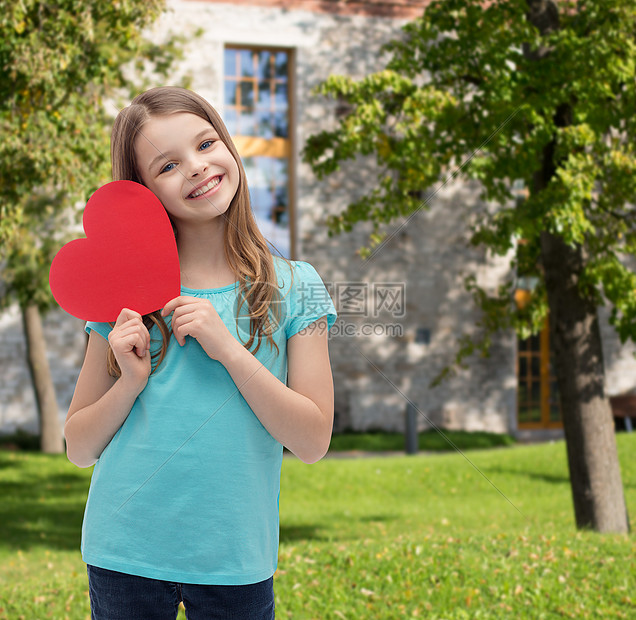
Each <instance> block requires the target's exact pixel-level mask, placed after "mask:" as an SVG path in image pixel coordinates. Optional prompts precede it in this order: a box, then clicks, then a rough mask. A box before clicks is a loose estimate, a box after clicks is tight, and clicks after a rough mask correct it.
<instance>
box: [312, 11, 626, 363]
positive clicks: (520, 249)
mask: <svg viewBox="0 0 636 620" xmlns="http://www.w3.org/2000/svg"><path fill="white" fill-rule="evenodd" d="M538 5H545V6H543V7H542V10H551V11H558V25H559V27H558V29H555V28H548V29H547V31H545V32H540V30H539V29H538V28H537V27H536V24H533V23H531V21H532V20H529V19H528V12H529V11H532V10H535V9H536V7H537V6H538ZM535 22H536V20H535ZM385 51H387V52H389V53H390V60H389V62H388V63H387V64H386V66H385V68H384V69H383V70H382V71H379V72H377V73H374V74H372V75H369V76H367V77H365V78H364V79H361V80H357V81H356V80H353V79H350V78H348V77H343V76H331V77H330V78H329V79H327V80H326V81H325V82H324V83H323V84H321V85H320V86H319V88H318V89H317V92H318V93H319V94H322V95H325V96H328V97H333V98H335V99H338V100H339V101H340V102H341V103H342V102H346V103H348V104H349V105H350V106H351V107H350V111H349V113H348V114H347V115H346V116H345V117H344V118H343V119H342V120H341V121H340V122H339V123H338V125H337V127H336V128H335V129H333V130H331V131H323V132H321V133H319V134H317V135H315V136H312V137H311V138H310V139H309V140H308V142H307V146H306V148H305V151H304V158H305V161H307V162H309V163H310V164H311V165H312V167H313V169H314V171H315V172H316V173H317V175H318V176H319V177H321V178H322V177H324V176H326V175H328V174H330V173H332V172H334V171H335V170H337V169H339V168H340V166H341V164H342V162H344V161H345V160H348V159H352V158H353V157H355V156H357V155H370V156H373V157H374V158H375V160H376V162H377V165H378V166H379V168H380V170H381V171H382V172H381V174H380V175H379V181H378V183H377V186H376V187H374V188H373V189H372V190H371V191H370V192H369V193H367V194H366V195H365V196H363V197H362V198H361V199H359V200H357V201H355V202H353V203H351V204H349V205H348V206H347V207H346V209H344V210H343V211H342V212H341V213H338V214H335V215H332V216H330V217H329V219H328V226H329V231H330V234H338V233H341V232H343V231H350V230H352V228H353V227H354V226H355V225H356V224H357V223H358V222H360V221H370V222H372V223H373V225H374V231H373V233H372V235H371V237H370V238H369V243H368V245H367V246H366V247H364V248H362V249H361V253H362V255H363V256H364V257H369V256H373V254H372V253H373V252H380V251H381V246H382V243H383V242H386V225H387V224H388V223H389V222H392V221H394V220H395V219H397V218H399V217H401V216H412V215H413V214H415V213H417V212H418V211H419V210H420V209H422V208H425V207H426V204H422V192H423V190H424V189H425V188H429V187H431V186H433V185H434V184H436V183H438V182H439V181H441V180H443V179H444V176H445V174H446V173H447V171H448V170H453V173H452V176H453V177H454V176H457V177H459V178H464V179H467V178H472V179H478V180H479V181H480V185H481V188H482V191H481V194H480V196H479V198H480V199H481V200H484V201H490V202H492V203H495V204H498V205H499V207H498V208H497V209H496V210H495V211H494V212H488V213H486V212H484V213H482V214H481V216H480V218H479V220H478V221H477V222H476V224H475V225H474V228H473V230H472V243H474V244H475V245H482V246H485V247H487V248H488V249H489V250H490V251H491V252H492V253H494V254H497V255H502V256H505V255H511V256H512V257H513V258H512V264H511V267H512V269H511V274H514V273H515V272H516V271H517V270H518V271H519V272H526V273H527V272H536V274H535V275H537V276H538V278H539V284H538V286H537V287H536V288H535V289H534V290H533V291H532V295H531V297H530V302H529V303H528V304H527V305H525V306H524V307H523V308H519V307H516V306H515V305H514V304H512V303H511V301H512V297H513V293H514V287H515V282H514V280H513V279H512V278H513V276H512V275H511V279H510V281H509V282H507V283H505V284H504V285H502V287H501V288H500V290H499V291H497V292H496V293H495V295H494V296H493V295H492V294H490V293H487V292H486V291H484V290H482V289H480V288H479V287H478V286H477V285H476V283H475V281H474V280H469V281H468V287H469V290H471V291H472V292H473V294H474V296H475V299H476V301H477V302H478V304H479V305H480V306H481V308H482V309H483V310H484V318H483V320H482V325H481V326H482V327H483V330H482V332H483V334H484V339H483V341H482V342H481V343H479V344H476V343H475V342H473V341H472V340H469V339H465V340H463V341H462V343H461V351H460V358H462V357H464V356H466V355H469V354H471V353H473V352H474V351H475V350H476V349H480V350H481V351H482V352H485V351H487V349H488V345H489V342H490V336H491V335H492V333H493V332H494V331H496V329H498V328H501V327H514V328H515V329H516V330H517V331H518V332H519V333H520V334H521V335H522V336H524V337H526V336H528V335H529V334H530V333H531V332H536V331H537V330H538V329H539V328H540V326H542V325H543V323H544V320H545V317H546V314H547V310H548V306H547V297H546V291H545V286H544V283H543V279H542V273H541V267H540V264H539V254H540V252H539V245H540V235H541V233H542V231H548V232H550V233H553V234H556V235H558V236H560V237H561V238H562V239H563V240H564V241H565V242H566V243H567V244H568V245H571V246H575V245H577V246H581V247H582V248H583V255H584V257H585V265H584V269H583V274H582V276H581V281H580V283H579V285H580V287H581V288H582V290H583V291H584V293H585V295H586V296H588V297H593V298H594V299H596V300H597V302H598V303H599V304H601V303H604V302H605V301H607V302H609V303H610V304H611V307H612V311H611V322H612V324H613V325H614V326H615V328H616V329H617V331H618V334H619V335H620V337H621V339H622V340H623V341H625V340H627V339H632V340H635V341H636V275H635V274H634V272H633V271H631V270H630V269H629V267H628V266H627V265H628V262H629V261H626V260H625V257H626V256H629V255H634V254H636V209H635V208H634V205H633V204H632V203H633V202H634V198H635V197H636V157H635V152H634V145H635V138H636V115H634V110H636V77H635V75H636V71H635V66H636V6H635V5H634V3H633V2H631V0H606V1H604V2H593V1H588V0H579V1H578V2H574V1H572V2H558V3H557V2H543V3H539V2H528V1H525V0H495V1H493V2H490V3H488V4H486V3H485V2H482V1H479V0H443V1H436V2H433V3H431V4H430V5H429V6H428V7H427V8H426V10H425V13H424V15H423V16H422V17H421V18H419V19H416V20H415V21H413V22H411V23H409V24H407V25H406V26H405V27H404V28H403V31H402V36H401V37H400V38H399V39H398V40H396V41H393V42H392V43H390V44H389V45H387V46H386V48H385ZM564 112H565V113H569V114H570V117H569V118H568V119H567V123H558V122H556V119H558V118H559V115H560V114H562V113H564ZM561 125H566V126H561ZM550 149H553V152H551V153H549V154H550V155H551V157H546V155H547V154H548V153H547V151H548V150H550ZM548 160H549V161H554V162H556V168H555V170H554V171H552V172H553V173H554V174H551V175H549V176H551V178H550V181H549V183H548V184H547V185H546V186H545V187H541V188H539V187H538V185H537V183H536V181H537V178H538V175H541V174H542V172H545V171H542V170H540V169H538V168H537V165H538V164H539V165H540V164H541V162H544V161H548ZM515 181H517V182H519V181H523V184H524V185H525V187H526V188H528V190H529V194H528V196H527V198H526V199H525V200H523V201H519V200H515V195H514V192H513V188H512V186H513V182H515ZM519 240H523V244H519V243H518V242H519Z"/></svg>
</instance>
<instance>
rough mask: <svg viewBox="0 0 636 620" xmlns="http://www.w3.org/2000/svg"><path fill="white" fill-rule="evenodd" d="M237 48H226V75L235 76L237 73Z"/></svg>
mask: <svg viewBox="0 0 636 620" xmlns="http://www.w3.org/2000/svg"><path fill="white" fill-rule="evenodd" d="M236 57H237V52H236V50H232V49H226V50H225V68H224V70H225V75H227V76H233V75H236Z"/></svg>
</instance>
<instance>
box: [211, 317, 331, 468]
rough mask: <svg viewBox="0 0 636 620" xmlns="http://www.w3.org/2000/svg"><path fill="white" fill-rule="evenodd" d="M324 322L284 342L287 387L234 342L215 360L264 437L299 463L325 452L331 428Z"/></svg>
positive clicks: (316, 459) (318, 456)
mask: <svg viewBox="0 0 636 620" xmlns="http://www.w3.org/2000/svg"><path fill="white" fill-rule="evenodd" d="M327 335H328V329H327V319H326V317H322V318H321V319H318V320H317V321H315V322H314V323H312V324H311V325H309V326H308V327H306V328H305V329H303V330H301V331H300V332H298V333H297V334H295V335H294V336H292V337H291V338H290V339H289V340H288V341H287V368H288V378H287V383H288V386H287V385H285V384H284V383H282V382H281V381H280V380H279V379H278V378H277V377H275V376H274V375H273V374H272V373H271V372H270V371H269V370H268V369H267V368H266V367H265V366H263V365H262V364H261V363H260V362H259V361H258V360H257V359H256V358H255V357H254V356H253V355H252V354H251V353H250V352H249V351H247V349H245V348H244V347H243V346H242V345H241V343H240V342H238V341H237V340H235V343H236V346H233V347H232V348H231V349H228V351H227V353H225V354H224V355H223V357H222V359H219V361H220V362H221V363H222V364H223V365H224V366H225V368H226V369H227V371H228V372H229V373H230V375H231V376H232V379H234V382H235V383H236V385H237V386H238V388H239V390H240V392H241V394H242V395H243V397H244V398H245V400H246V401H247V403H248V404H249V406H250V407H251V408H252V410H253V411H254V413H255V414H256V416H257V417H258V419H259V420H260V421H261V423H262V424H263V426H264V427H265V428H266V429H267V430H268V431H269V433H270V435H272V437H274V438H275V439H276V440H278V441H279V442H280V443H281V444H283V445H284V446H285V447H286V448H288V449H289V450H291V451H292V452H293V453H294V454H295V455H296V456H297V457H298V458H299V459H301V460H302V461H304V462H305V463H315V462H316V461H319V460H320V459H321V458H322V457H323V456H324V455H325V454H326V452H327V449H328V448H329V442H330V441H331V431H332V426H333V377H332V374H331V365H330V363H329V349H328V339H327Z"/></svg>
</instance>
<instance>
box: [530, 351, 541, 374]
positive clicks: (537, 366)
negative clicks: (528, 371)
mask: <svg viewBox="0 0 636 620" xmlns="http://www.w3.org/2000/svg"><path fill="white" fill-rule="evenodd" d="M540 374H541V360H540V359H539V358H538V357H537V356H536V355H533V356H532V376H533V377H538V376H540Z"/></svg>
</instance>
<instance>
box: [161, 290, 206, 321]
mask: <svg viewBox="0 0 636 620" xmlns="http://www.w3.org/2000/svg"><path fill="white" fill-rule="evenodd" d="M200 301H201V300H200V299H197V298H196V297H188V296H187V295H179V297H175V298H174V299H171V300H170V301H169V302H168V303H167V304H166V305H165V306H164V307H163V310H162V311H161V316H163V317H165V316H168V315H169V314H170V313H171V312H174V311H175V310H176V309H177V308H180V307H181V306H185V305H188V304H196V303H199V302H200Z"/></svg>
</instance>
